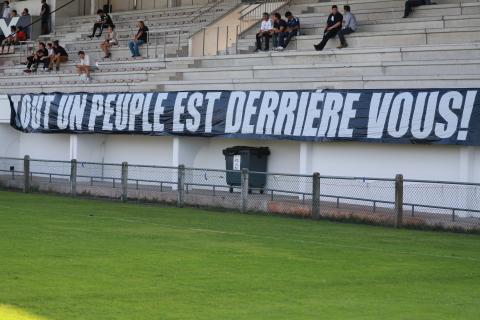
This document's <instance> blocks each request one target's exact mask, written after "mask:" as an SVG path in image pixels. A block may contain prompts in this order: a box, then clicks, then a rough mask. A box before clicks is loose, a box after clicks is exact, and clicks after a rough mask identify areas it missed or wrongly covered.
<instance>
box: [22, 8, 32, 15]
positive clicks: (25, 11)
mask: <svg viewBox="0 0 480 320" xmlns="http://www.w3.org/2000/svg"><path fill="white" fill-rule="evenodd" d="M28 16H30V12H29V11H28V9H27V8H25V9H23V11H22V17H28Z"/></svg>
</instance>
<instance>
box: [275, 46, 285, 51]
mask: <svg viewBox="0 0 480 320" xmlns="http://www.w3.org/2000/svg"><path fill="white" fill-rule="evenodd" d="M283 50H285V48H284V47H278V48H277V51H283Z"/></svg>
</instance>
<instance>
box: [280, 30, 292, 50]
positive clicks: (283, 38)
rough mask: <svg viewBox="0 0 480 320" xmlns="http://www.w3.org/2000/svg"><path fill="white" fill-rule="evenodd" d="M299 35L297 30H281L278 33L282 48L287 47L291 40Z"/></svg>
mask: <svg viewBox="0 0 480 320" xmlns="http://www.w3.org/2000/svg"><path fill="white" fill-rule="evenodd" d="M296 35H297V30H295V31H292V32H288V31H287V32H280V34H279V35H278V44H279V45H280V47H282V48H286V47H287V46H288V43H289V42H290V40H291V39H292V38H293V37H295V36H296Z"/></svg>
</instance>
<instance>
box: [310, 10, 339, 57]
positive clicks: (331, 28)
mask: <svg viewBox="0 0 480 320" xmlns="http://www.w3.org/2000/svg"><path fill="white" fill-rule="evenodd" d="M342 21H343V15H342V14H341V13H340V12H338V7H337V6H335V5H333V6H332V12H331V13H330V15H329V16H328V19H327V26H326V27H325V31H324V33H323V39H322V41H321V42H320V43H319V44H315V45H313V47H314V48H315V50H317V51H321V50H323V48H325V45H326V44H327V42H328V40H330V39H331V38H333V37H335V36H336V35H337V32H338V31H340V30H341V29H342Z"/></svg>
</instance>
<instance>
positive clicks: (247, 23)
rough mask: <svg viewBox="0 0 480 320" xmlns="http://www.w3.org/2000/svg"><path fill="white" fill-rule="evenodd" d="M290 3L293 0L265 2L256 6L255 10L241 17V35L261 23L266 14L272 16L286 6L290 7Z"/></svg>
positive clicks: (267, 0) (252, 9) (266, 0)
mask: <svg viewBox="0 0 480 320" xmlns="http://www.w3.org/2000/svg"><path fill="white" fill-rule="evenodd" d="M290 3H291V0H284V1H279V0H263V1H261V2H260V3H258V4H256V5H255V6H254V7H253V8H251V9H250V10H248V11H247V12H245V13H243V14H242V15H241V16H240V34H242V33H243V32H245V31H247V30H248V29H250V28H251V27H253V26H254V25H256V24H257V23H258V22H260V21H261V20H262V17H263V13H264V12H268V13H269V14H271V13H273V12H275V11H277V10H280V9H281V8H283V7H285V6H288V5H290Z"/></svg>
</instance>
